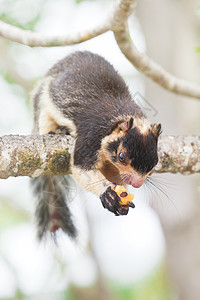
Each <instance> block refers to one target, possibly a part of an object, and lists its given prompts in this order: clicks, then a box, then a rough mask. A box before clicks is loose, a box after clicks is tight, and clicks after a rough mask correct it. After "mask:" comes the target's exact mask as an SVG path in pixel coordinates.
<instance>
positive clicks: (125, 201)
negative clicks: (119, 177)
mask: <svg viewBox="0 0 200 300" xmlns="http://www.w3.org/2000/svg"><path fill="white" fill-rule="evenodd" d="M114 190H115V192H116V193H117V195H118V196H119V197H120V204H121V205H127V204H128V202H132V201H133V199H134V195H132V194H128V193H127V191H126V189H125V187H123V186H121V185H116V187H115V188H114ZM125 193H126V194H125ZM123 194H125V195H126V196H122V195H123Z"/></svg>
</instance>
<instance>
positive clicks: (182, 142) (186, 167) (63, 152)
mask: <svg viewBox="0 0 200 300" xmlns="http://www.w3.org/2000/svg"><path fill="white" fill-rule="evenodd" d="M199 149H200V137H198V136H164V137H161V138H160V140H159V144H158V151H159V163H158V165H157V167H156V169H155V171H156V172H159V173H164V172H170V173H182V174H193V173H198V172H200V151H199ZM72 151H73V139H72V138H71V137H70V136H62V135H39V136H34V135H30V136H21V135H8V136H3V137H1V138H0V178H2V179H5V178H8V177H10V176H15V177H16V176H29V177H37V176H40V175H64V174H68V173H70V154H71V153H72Z"/></svg>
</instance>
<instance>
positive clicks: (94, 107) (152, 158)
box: [32, 51, 161, 239]
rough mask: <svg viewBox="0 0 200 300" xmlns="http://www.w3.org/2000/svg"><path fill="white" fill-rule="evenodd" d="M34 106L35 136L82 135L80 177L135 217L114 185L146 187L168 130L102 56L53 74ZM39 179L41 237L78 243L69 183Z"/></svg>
mask: <svg viewBox="0 0 200 300" xmlns="http://www.w3.org/2000/svg"><path fill="white" fill-rule="evenodd" d="M32 101H33V108H34V130H33V133H34V134H53V133H56V134H69V135H71V136H72V137H74V139H75V144H74V151H73V154H72V155H71V172H72V174H73V176H74V178H75V179H76V180H77V181H78V182H79V183H80V185H81V186H82V187H83V188H84V189H86V190H88V191H91V192H92V193H94V194H96V195H97V196H98V197H99V198H100V200H101V202H102V205H103V207H104V208H106V209H108V210H109V211H110V212H112V213H114V214H115V215H116V216H119V215H127V213H128V210H129V206H130V207H131V206H132V205H131V203H129V205H121V204H120V201H119V200H120V198H119V196H118V194H117V193H116V192H115V190H114V187H115V186H116V185H122V186H126V185H131V186H133V187H135V188H139V187H140V186H141V185H142V184H143V183H144V182H145V180H146V179H147V177H148V176H149V175H150V173H151V172H152V170H153V168H154V167H155V165H156V164H157V162H158V154H157V141H158V137H159V135H160V133H161V125H160V124H151V123H150V122H149V120H148V119H147V118H146V116H145V114H144V112H143V111H142V109H141V108H140V107H139V106H138V105H137V104H136V103H135V102H134V100H133V98H132V96H131V94H130V92H129V89H128V87H127V85H126V83H125V81H124V80H123V79H122V77H121V76H120V75H119V74H118V72H117V71H116V70H115V69H114V67H113V66H112V65H111V64H110V63H109V62H108V61H106V60H105V59H104V58H103V57H101V56H99V55H97V54H94V53H91V52H89V51H77V52H75V53H73V54H70V55H68V56H67V57H65V58H64V59H62V60H60V61H59V62H58V63H56V64H55V65H54V66H53V67H52V68H51V69H50V70H49V71H48V72H47V74H46V76H45V77H44V78H43V79H42V80H41V81H40V82H39V84H38V85H37V87H36V88H35V90H34V91H33V96H32ZM32 180H33V186H34V191H35V194H36V195H37V197H38V204H37V208H36V218H37V223H38V237H39V238H40V239H41V238H42V237H43V236H44V235H45V234H46V233H47V232H48V231H50V232H51V233H55V232H56V231H57V229H59V228H61V229H62V230H63V231H64V232H66V233H68V235H69V236H70V237H73V238H74V237H76V235H77V230H76V227H75V226H74V222H73V219H72V216H71V213H70V209H69V203H67V201H66V199H65V198H66V192H67V191H66V186H67V177H62V176H40V177H36V178H34V179H32ZM132 207H134V205H133V206H132Z"/></svg>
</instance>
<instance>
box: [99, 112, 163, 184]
mask: <svg viewBox="0 0 200 300" xmlns="http://www.w3.org/2000/svg"><path fill="white" fill-rule="evenodd" d="M160 133H161V125H160V124H153V125H152V124H150V123H149V121H148V120H147V119H145V118H142V119H141V118H132V117H128V118H126V120H121V121H118V122H117V124H116V125H115V126H114V129H113V130H112V133H111V134H110V135H109V136H107V137H105V138H104V140H103V141H102V152H101V153H102V155H103V157H104V162H105V163H104V166H103V168H102V170H103V171H102V173H103V174H104V176H106V177H107V179H108V180H110V181H111V182H114V183H117V184H120V182H121V183H122V184H123V183H125V184H129V185H132V186H133V187H136V188H138V187H140V186H141V185H142V184H143V183H144V181H145V180H146V178H147V176H148V175H149V174H150V173H151V171H152V170H153V168H154V167H155V165H156V164H157V162H158V154H157V141H158V137H159V135H160ZM111 174H115V175H114V176H111ZM112 177H113V178H112Z"/></svg>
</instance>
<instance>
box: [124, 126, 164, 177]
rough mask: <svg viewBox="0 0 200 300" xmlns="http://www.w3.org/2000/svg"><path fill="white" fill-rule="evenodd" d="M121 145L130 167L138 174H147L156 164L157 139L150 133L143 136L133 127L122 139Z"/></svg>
mask: <svg viewBox="0 0 200 300" xmlns="http://www.w3.org/2000/svg"><path fill="white" fill-rule="evenodd" d="M122 145H123V147H124V148H126V151H127V155H128V157H129V159H131V166H132V167H133V168H134V169H135V170H136V171H138V172H139V173H140V174H144V175H145V174H147V173H148V172H149V171H151V169H152V168H153V167H154V166H155V165H156V164H157V162H158V155H157V138H156V136H155V135H154V134H153V133H152V132H151V131H149V133H148V134H146V135H144V134H141V133H140V132H139V130H138V129H137V128H136V127H135V128H133V129H131V130H130V132H129V133H128V134H127V135H126V136H125V137H124V138H123V140H122Z"/></svg>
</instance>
